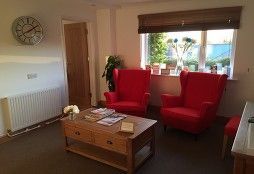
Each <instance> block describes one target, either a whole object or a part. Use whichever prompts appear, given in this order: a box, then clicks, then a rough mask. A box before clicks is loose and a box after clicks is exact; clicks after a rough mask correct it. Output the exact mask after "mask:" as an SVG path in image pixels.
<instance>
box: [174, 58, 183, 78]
mask: <svg viewBox="0 0 254 174" xmlns="http://www.w3.org/2000/svg"><path fill="white" fill-rule="evenodd" d="M182 70H183V59H177V62H176V69H175V73H176V75H179V74H180V72H181V71H182Z"/></svg>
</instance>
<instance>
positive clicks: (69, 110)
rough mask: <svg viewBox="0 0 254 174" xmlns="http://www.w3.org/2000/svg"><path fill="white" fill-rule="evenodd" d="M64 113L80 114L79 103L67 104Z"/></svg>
mask: <svg viewBox="0 0 254 174" xmlns="http://www.w3.org/2000/svg"><path fill="white" fill-rule="evenodd" d="M64 113H65V114H78V113H79V109H78V106H77V105H70V106H66V107H65V108H64Z"/></svg>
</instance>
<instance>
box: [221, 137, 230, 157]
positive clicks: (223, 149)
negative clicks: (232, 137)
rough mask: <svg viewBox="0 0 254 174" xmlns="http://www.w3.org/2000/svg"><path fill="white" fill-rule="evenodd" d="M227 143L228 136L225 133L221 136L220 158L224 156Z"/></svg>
mask: <svg viewBox="0 0 254 174" xmlns="http://www.w3.org/2000/svg"><path fill="white" fill-rule="evenodd" d="M227 143H228V136H227V135H224V138H223V146H222V152H221V158H222V159H224V158H225V152H226V147H227Z"/></svg>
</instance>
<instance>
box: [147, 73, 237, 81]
mask: <svg viewBox="0 0 254 174" xmlns="http://www.w3.org/2000/svg"><path fill="white" fill-rule="evenodd" d="M151 75H152V76H161V77H169V78H171V77H172V78H178V77H179V75H173V74H171V75H164V74H151ZM227 80H229V81H237V80H238V79H237V78H234V77H229V78H228V79H227Z"/></svg>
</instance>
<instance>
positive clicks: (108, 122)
mask: <svg viewBox="0 0 254 174" xmlns="http://www.w3.org/2000/svg"><path fill="white" fill-rule="evenodd" d="M126 117H127V115H125V114H121V113H114V114H112V115H110V116H107V117H105V118H103V119H101V120H99V121H97V123H99V124H102V125H105V126H112V125H113V124H115V123H116V122H118V121H120V120H122V119H124V118H126Z"/></svg>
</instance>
